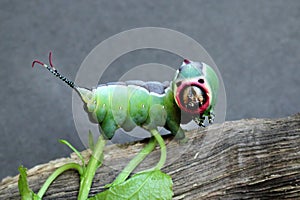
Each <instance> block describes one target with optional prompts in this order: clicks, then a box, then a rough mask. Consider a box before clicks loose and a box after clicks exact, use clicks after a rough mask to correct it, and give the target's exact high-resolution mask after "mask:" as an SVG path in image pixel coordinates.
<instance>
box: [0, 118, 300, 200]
mask: <svg viewBox="0 0 300 200" xmlns="http://www.w3.org/2000/svg"><path fill="white" fill-rule="evenodd" d="M187 135H188V137H189V138H190V139H189V142H188V143H186V144H184V145H178V144H177V143H176V142H174V141H170V138H169V141H168V145H167V146H168V156H169V159H168V160H169V163H167V165H166V166H165V167H164V168H163V171H164V172H166V173H168V174H169V175H171V176H172V178H173V182H174V187H173V189H174V197H173V199H177V200H178V199H300V114H298V115H295V116H291V117H288V118H283V119H276V120H273V119H250V120H240V121H234V122H226V123H224V124H215V125H212V126H209V127H207V128H201V129H199V130H195V131H192V132H189V133H187ZM142 145H143V144H141V143H137V144H134V145H129V146H123V147H120V146H118V145H111V146H108V147H106V150H105V158H104V159H105V163H104V166H103V167H101V168H100V169H99V170H98V172H97V174H96V176H95V179H94V182H93V186H92V189H91V193H90V194H91V195H93V194H96V193H98V192H100V191H102V190H103V188H102V187H103V186H104V185H105V184H107V183H110V182H112V181H113V179H114V178H115V177H116V176H117V174H118V172H119V171H120V170H121V169H122V168H123V167H124V166H125V165H126V163H128V161H129V160H130V159H131V158H132V157H133V156H134V155H135V154H136V153H137V152H138V151H139V149H141V147H142ZM84 153H85V155H86V157H88V151H85V152H84ZM158 158H159V149H156V150H155V152H153V153H152V154H151V155H150V156H148V157H147V158H146V159H145V161H144V162H143V163H142V164H141V165H140V166H139V168H138V171H140V170H142V169H147V168H150V167H152V166H154V164H155V162H157V160H158ZM74 161H75V162H78V163H79V160H78V159H77V158H76V156H75V155H71V158H62V159H59V160H55V161H51V162H49V163H47V164H43V165H39V166H36V167H34V168H32V169H30V170H29V171H28V174H29V185H30V187H31V188H32V189H33V190H34V191H38V189H39V188H40V187H41V185H42V184H43V183H44V181H45V179H46V178H47V177H48V176H49V175H50V174H51V172H53V171H54V170H55V169H56V168H57V167H59V166H61V165H62V164H64V163H68V162H74ZM17 179H18V177H17V176H16V177H13V178H6V179H4V180H2V182H1V183H0V199H20V197H19V194H18V189H17ZM78 184H79V177H78V174H77V173H76V172H74V171H68V172H66V173H64V174H63V175H61V176H60V177H59V178H58V179H57V180H56V181H54V183H53V184H52V185H51V187H50V188H49V190H48V191H47V193H46V195H45V197H44V199H76V196H77V192H78V188H79V185H78Z"/></svg>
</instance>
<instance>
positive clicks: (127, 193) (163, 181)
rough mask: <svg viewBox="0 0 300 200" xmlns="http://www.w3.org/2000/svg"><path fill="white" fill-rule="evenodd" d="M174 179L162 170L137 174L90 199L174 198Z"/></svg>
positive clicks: (133, 199) (149, 199) (150, 199)
mask: <svg viewBox="0 0 300 200" xmlns="http://www.w3.org/2000/svg"><path fill="white" fill-rule="evenodd" d="M172 185H173V182H172V179H171V177H170V176H169V175H167V174H165V173H163V172H161V171H160V170H154V171H148V172H141V173H138V174H135V175H134V176H132V177H131V178H130V179H128V180H127V181H125V182H123V183H121V184H119V185H114V186H112V187H110V188H109V189H108V190H106V191H104V192H102V193H99V194H97V195H96V196H94V197H92V198H90V199H89V200H125V199H128V200H129V199H130V200H135V199H148V200H154V199H166V200H167V199H172V196H173V191H172Z"/></svg>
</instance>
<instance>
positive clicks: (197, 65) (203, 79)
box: [172, 59, 218, 121]
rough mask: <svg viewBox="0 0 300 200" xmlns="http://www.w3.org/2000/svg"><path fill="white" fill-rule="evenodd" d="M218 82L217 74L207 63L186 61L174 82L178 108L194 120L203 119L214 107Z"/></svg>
mask: <svg viewBox="0 0 300 200" xmlns="http://www.w3.org/2000/svg"><path fill="white" fill-rule="evenodd" d="M217 80H218V79H217V76H216V74H215V72H214V71H213V70H212V68H210V67H209V66H208V65H206V64H205V63H202V62H193V61H190V60H187V59H185V60H184V61H183V63H182V65H181V67H180V68H179V69H178V70H177V72H176V75H175V78H174V80H173V82H172V88H173V93H174V98H175V101H176V103H177V105H178V107H179V108H180V109H181V110H182V111H184V112H186V113H187V114H190V115H191V116H193V119H194V120H195V119H197V118H198V119H199V118H203V116H204V115H206V114H207V113H210V110H211V109H212V108H213V107H214V104H215V96H214V94H215V91H213V90H214V89H217V88H218V86H216V87H214V86H215V85H218V81H217ZM207 115H208V114H207ZM195 121H196V120H195Z"/></svg>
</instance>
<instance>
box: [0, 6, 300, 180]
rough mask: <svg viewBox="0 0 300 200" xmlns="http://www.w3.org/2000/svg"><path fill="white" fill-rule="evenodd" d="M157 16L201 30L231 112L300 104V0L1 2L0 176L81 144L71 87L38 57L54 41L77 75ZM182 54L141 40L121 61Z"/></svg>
mask: <svg viewBox="0 0 300 200" xmlns="http://www.w3.org/2000/svg"><path fill="white" fill-rule="evenodd" d="M144 26H158V27H165V28H170V29H174V30H177V31H180V32H182V33H184V34H187V35H189V36H190V37H192V38H194V39H195V40H197V41H198V42H199V43H200V44H201V45H202V46H203V47H204V48H205V49H206V50H207V51H208V53H209V54H210V55H211V57H212V58H213V59H214V61H215V63H216V64H217V66H218V67H219V70H220V72H221V74H222V76H223V80H224V83H225V87H226V93H227V117H226V120H237V119H241V118H253V117H258V118H278V117H285V116H288V115H291V114H295V113H297V112H299V111H300V104H299V97H300V87H299V84H300V78H299V77H300V66H299V63H300V56H299V55H300V1H298V0H294V1H293V0H264V1H262V0H248V1H239V0H236V1H231V0H227V1H220V0H210V1H182V0H180V1H149V0H148V1H141V0H136V1H134V0H127V1H119V2H117V1H78V0H72V1H70V0H66V1H61V0H52V1H33V0H30V1H16V0H2V1H1V2H0V40H1V45H0V65H1V66H0V67H1V69H0V70H1V71H0V84H1V90H0V95H1V98H0V105H1V108H0V138H1V140H0V141H1V145H0V179H2V178H4V177H6V176H8V175H16V174H17V168H18V166H19V165H21V164H23V165H24V166H26V167H28V168H30V167H32V166H34V165H36V164H40V163H45V162H48V161H49V160H51V159H55V158H59V157H63V156H67V155H68V154H69V153H70V152H71V151H70V150H69V149H68V148H67V147H66V146H64V145H62V144H59V143H58V142H57V140H58V139H60V138H63V139H67V140H68V141H69V142H70V143H71V144H73V145H74V146H76V147H78V149H80V150H83V149H84V147H83V145H82V144H81V141H80V139H79V137H78V135H77V133H76V130H75V126H74V122H73V118H72V108H71V94H72V91H71V89H70V88H68V87H66V86H65V85H64V84H63V83H62V82H60V81H59V80H57V79H56V78H55V77H53V76H51V75H50V74H49V73H48V72H45V70H44V69H42V68H39V67H36V68H34V69H32V68H31V62H32V60H33V59H40V60H43V61H47V54H48V52H49V50H52V51H53V53H54V58H53V60H54V63H56V64H57V66H59V67H58V68H59V70H60V71H61V73H62V74H65V75H66V76H67V77H69V78H70V79H74V78H75V75H76V72H77V70H78V68H79V66H80V64H81V62H82V61H83V59H84V58H85V57H86V56H87V54H88V53H89V52H90V51H91V50H92V49H93V48H94V47H95V46H96V45H97V44H98V43H100V42H101V41H103V40H105V39H107V38H108V37H110V36H112V35H114V34H117V33H119V32H121V31H125V30H128V29H132V28H136V27H144ZM178 61H179V58H177V57H176V56H174V55H172V54H168V53H166V52H161V51H155V50H148V51H147V50H145V51H140V52H139V51H137V52H133V53H130V54H129V55H124V56H122V57H121V58H120V59H118V60H117V61H116V62H114V63H113V64H112V65H114V67H115V68H113V67H112V69H115V70H114V71H112V72H111V73H110V72H107V75H106V76H105V78H104V79H105V80H103V81H114V80H117V79H118V78H120V77H119V76H120V75H118V74H117V73H116V72H117V71H118V67H121V66H126V67H128V66H136V65H138V64H143V63H149V62H157V63H162V64H167V65H171V66H178Z"/></svg>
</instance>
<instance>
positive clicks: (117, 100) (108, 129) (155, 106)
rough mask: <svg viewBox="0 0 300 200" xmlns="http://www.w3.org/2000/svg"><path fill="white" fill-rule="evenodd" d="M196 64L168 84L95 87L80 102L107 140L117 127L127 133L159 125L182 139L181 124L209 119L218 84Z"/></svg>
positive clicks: (200, 123)
mask: <svg viewBox="0 0 300 200" xmlns="http://www.w3.org/2000/svg"><path fill="white" fill-rule="evenodd" d="M199 64H201V67H199V66H197V68H196V69H197V72H196V71H194V72H193V68H194V67H192V68H191V69H188V70H189V72H193V74H190V73H186V74H185V73H181V72H182V69H181V70H178V72H177V76H176V77H175V78H174V80H173V82H171V84H169V83H168V82H164V83H159V82H143V81H127V82H117V83H107V84H103V85H99V86H98V87H97V88H95V89H92V90H91V98H90V99H88V100H85V99H83V100H84V101H85V102H86V106H87V111H88V113H90V114H91V117H92V118H93V119H94V120H95V121H96V122H97V123H99V125H100V127H101V129H102V132H103V133H104V135H105V136H106V137H107V138H108V139H111V138H112V137H113V136H114V133H115V131H116V130H117V129H118V128H123V129H124V130H125V131H131V130H132V129H133V128H134V127H136V126H141V127H143V128H146V129H148V130H151V129H153V128H156V127H158V126H162V127H164V128H166V129H167V130H169V131H170V132H171V133H172V134H174V135H176V138H178V139H182V138H184V132H183V130H182V129H181V127H180V123H181V122H182V121H184V122H187V121H190V120H192V119H194V120H195V121H196V122H197V123H198V124H199V125H203V120H204V118H205V116H207V117H208V118H209V119H210V120H211V119H212V118H213V116H212V113H213V108H214V106H215V103H216V91H215V90H217V86H218V85H216V83H218V82H217V81H216V80H217V79H216V75H215V74H214V71H212V69H211V68H210V67H209V66H207V65H206V64H204V63H199ZM174 93H175V98H174ZM183 118H184V119H183Z"/></svg>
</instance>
